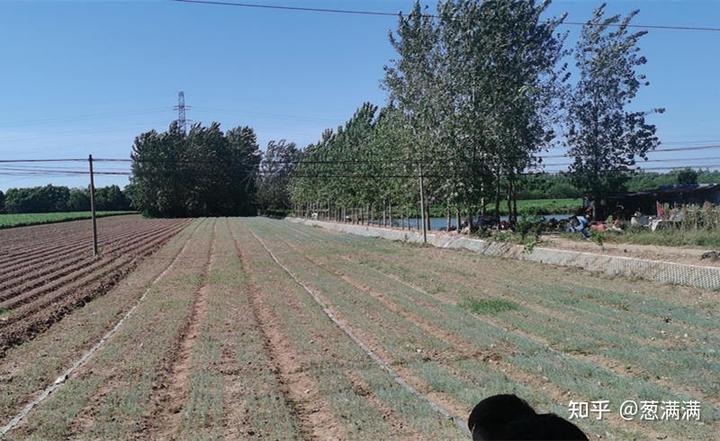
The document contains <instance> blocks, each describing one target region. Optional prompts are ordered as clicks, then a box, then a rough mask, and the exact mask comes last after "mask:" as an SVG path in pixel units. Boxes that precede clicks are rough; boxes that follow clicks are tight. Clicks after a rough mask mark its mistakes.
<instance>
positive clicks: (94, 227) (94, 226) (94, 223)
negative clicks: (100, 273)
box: [88, 155, 98, 256]
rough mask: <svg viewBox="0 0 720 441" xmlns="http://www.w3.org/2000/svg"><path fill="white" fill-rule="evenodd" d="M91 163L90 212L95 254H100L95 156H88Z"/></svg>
mask: <svg viewBox="0 0 720 441" xmlns="http://www.w3.org/2000/svg"><path fill="white" fill-rule="evenodd" d="M88 163H89V164H90V213H91V216H92V236H93V256H97V255H98V240H97V220H96V219H95V175H94V174H93V158H92V155H89V156H88Z"/></svg>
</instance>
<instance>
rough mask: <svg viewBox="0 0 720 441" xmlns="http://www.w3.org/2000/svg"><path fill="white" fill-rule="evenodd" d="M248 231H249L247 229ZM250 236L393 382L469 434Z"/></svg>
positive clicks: (256, 237)
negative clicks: (406, 379)
mask: <svg viewBox="0 0 720 441" xmlns="http://www.w3.org/2000/svg"><path fill="white" fill-rule="evenodd" d="M248 229H249V228H248ZM249 230H250V229H249ZM250 234H252V236H253V237H254V238H255V239H256V240H257V241H258V242H259V243H260V245H262V247H263V248H264V249H265V251H267V253H268V254H269V255H270V257H271V258H272V259H273V260H274V261H275V263H276V264H277V265H278V266H280V267H281V268H282V269H283V270H285V272H286V273H288V275H289V276H290V277H291V278H292V279H293V280H294V281H295V282H296V283H297V284H298V285H300V286H301V287H302V288H303V289H304V290H305V291H306V292H307V293H308V294H310V295H311V296H312V298H313V299H314V300H315V302H317V303H318V305H320V307H321V308H322V310H323V311H324V312H325V314H326V315H327V316H328V317H329V318H330V319H331V320H332V321H333V322H334V323H335V324H336V325H337V326H338V327H339V328H340V329H342V331H343V332H345V334H347V336H348V337H350V339H352V340H353V341H354V342H355V343H356V344H357V345H358V346H360V347H361V348H362V350H363V351H365V353H366V354H367V355H368V356H369V357H370V358H371V359H372V360H373V361H375V362H376V363H377V364H378V365H379V366H380V367H381V368H382V369H383V370H385V371H386V372H388V373H389V374H390V375H391V376H392V377H393V379H394V380H395V382H397V383H398V384H400V385H401V386H403V387H404V388H405V389H407V390H408V392H410V393H411V394H412V395H414V396H417V397H418V398H420V399H422V400H424V401H426V402H427V404H428V405H429V406H430V407H431V408H432V409H434V410H435V411H436V412H438V413H440V414H441V415H443V416H444V417H445V418H447V419H449V420H451V421H452V422H453V423H454V424H455V425H456V426H457V427H458V429H460V430H461V431H462V432H464V433H466V434H468V435H469V434H470V432H469V430H468V428H467V426H466V425H465V420H464V418H459V417H457V416H455V415H453V414H451V413H450V412H449V411H448V410H447V408H446V407H445V406H443V405H441V404H439V403H438V402H437V400H434V399H433V398H432V397H431V396H428V395H424V394H421V393H420V392H418V390H416V389H415V388H414V387H413V386H411V385H410V384H409V383H408V382H407V381H405V380H404V379H403V378H402V377H401V376H400V374H398V372H397V371H396V370H395V369H393V368H392V367H390V365H389V364H388V362H387V361H385V360H384V359H382V358H381V357H380V356H379V355H378V354H377V353H376V352H375V351H373V350H372V349H371V348H370V347H369V346H368V345H367V344H366V343H365V341H363V340H362V339H360V338H358V336H357V335H356V334H355V332H356V331H353V330H351V329H350V326H349V325H348V324H347V323H345V322H344V321H341V320H339V319H338V318H337V316H336V314H335V313H334V312H333V311H332V310H331V309H330V308H329V307H328V306H327V305H328V303H327V301H324V300H323V299H322V298H321V297H320V296H319V295H318V293H316V292H315V291H313V290H312V289H310V288H309V287H308V286H307V285H305V284H304V283H303V282H301V281H300V280H299V279H298V278H297V276H295V274H294V273H293V272H291V271H290V270H289V269H288V268H287V267H286V266H285V265H283V264H282V263H281V262H280V261H279V260H278V259H277V257H275V255H274V254H273V253H272V251H270V249H269V248H268V247H267V246H266V245H265V242H264V241H263V240H262V239H260V238H259V237H258V236H257V235H256V234H255V232H254V231H252V230H250Z"/></svg>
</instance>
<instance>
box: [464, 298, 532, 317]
mask: <svg viewBox="0 0 720 441" xmlns="http://www.w3.org/2000/svg"><path fill="white" fill-rule="evenodd" d="M460 306H461V307H462V308H465V309H467V310H469V311H471V312H474V313H475V314H497V313H500V312H503V311H514V310H516V309H518V306H517V305H516V304H515V303H513V302H511V301H508V300H504V299H465V300H464V301H463V302H462V303H460Z"/></svg>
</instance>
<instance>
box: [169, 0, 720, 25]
mask: <svg viewBox="0 0 720 441" xmlns="http://www.w3.org/2000/svg"><path fill="white" fill-rule="evenodd" d="M170 1H173V2H177V3H195V4H202V5H213V6H235V7H240V8H253V9H271V10H282V11H291V12H315V13H329V14H347V15H367V16H383V17H399V16H400V15H401V14H402V12H401V11H398V12H386V11H369V10H353V9H333V8H311V7H304V6H279V5H263V4H257V3H235V2H227V1H216V0H170ZM421 15H422V16H423V17H427V18H439V16H438V15H436V14H421ZM587 24H588V23H584V22H577V21H564V22H561V23H560V25H569V26H585V25H587ZM610 26H621V25H620V24H610ZM627 27H629V28H637V29H658V30H671V31H707V32H720V28H715V27H705V26H676V25H637V24H629V25H627Z"/></svg>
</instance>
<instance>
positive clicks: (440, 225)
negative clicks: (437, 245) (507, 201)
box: [394, 214, 572, 230]
mask: <svg viewBox="0 0 720 441" xmlns="http://www.w3.org/2000/svg"><path fill="white" fill-rule="evenodd" d="M540 217H542V218H543V220H545V221H547V220H550V219H555V220H565V219H569V218H571V217H572V215H571V214H546V215H542V216H540ZM500 220H504V221H506V220H508V216H500ZM394 222H395V224H396V225H399V224H398V223H397V222H399V221H398V220H397V219H395V220H394ZM450 222H451V224H452V226H457V225H456V223H457V222H455V218H454V217H452V218H451V219H450ZM419 224H420V221H419V219H418V218H416V217H411V218H410V227H411V228H417V226H418V225H419ZM446 226H447V219H446V218H444V217H431V218H430V229H431V230H441V229H444V228H445V227H446Z"/></svg>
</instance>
